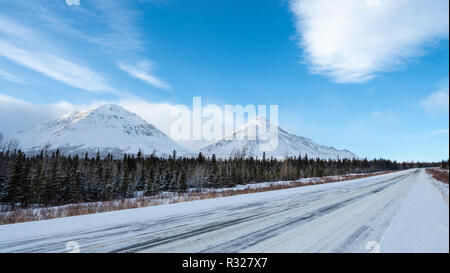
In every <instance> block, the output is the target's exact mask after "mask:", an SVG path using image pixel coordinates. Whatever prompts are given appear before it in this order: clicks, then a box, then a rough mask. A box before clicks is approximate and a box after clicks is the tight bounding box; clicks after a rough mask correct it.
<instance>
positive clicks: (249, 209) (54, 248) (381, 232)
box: [0, 169, 449, 252]
mask: <svg viewBox="0 0 450 273" xmlns="http://www.w3.org/2000/svg"><path fill="white" fill-rule="evenodd" d="M448 213H449V210H448V204H447V203H446V202H445V201H444V199H443V198H442V195H441V192H439V190H438V189H437V188H436V187H435V186H433V184H432V183H431V181H430V178H429V177H428V176H427V175H426V174H425V172H424V170H420V169H414V170H407V171H402V172H396V173H391V174H386V175H379V176H374V177H369V178H363V179H357V180H351V181H344V182H337V183H331V184H323V185H315V186H307V187H300V188H292V189H287V190H279V191H272V192H263V193H255V194H246V195H238V196H232V197H226V198H218V199H209V200H200V201H192V202H185V203H178V204H171V205H162V206H155V207H147V208H139V209H131V210H123V211H116V212H108V213H100V214H94V215H83V216H75V217H67V218H59V219H53V220H45V221H37V222H28V223H20V224H12V225H3V226H0V252H67V251H69V250H70V249H71V246H74V245H76V246H79V251H80V252H369V251H371V250H372V251H380V252H417V251H419V252H448V251H449V250H448V246H449V239H448V238H449V237H448V236H449V229H448V226H449V225H448V222H449V214H448ZM66 246H67V249H66Z"/></svg>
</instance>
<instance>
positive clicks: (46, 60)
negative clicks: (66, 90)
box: [0, 16, 119, 94]
mask: <svg viewBox="0 0 450 273" xmlns="http://www.w3.org/2000/svg"><path fill="white" fill-rule="evenodd" d="M0 17H1V18H0V19H2V20H1V21H2V23H0V34H1V33H3V34H4V35H2V36H0V56H2V57H4V58H7V59H9V60H11V61H13V62H15V63H17V64H19V65H22V66H24V67H27V68H29V69H32V70H34V71H37V72H39V73H41V74H43V75H46V76H48V77H50V78H52V79H54V80H56V81H59V82H62V83H64V84H67V85H69V86H72V87H76V88H80V89H83V90H86V91H90V92H109V93H116V94H117V93H119V92H118V91H117V90H116V89H115V88H113V87H112V86H111V85H110V84H109V83H108V81H107V79H106V78H105V77H104V76H103V75H102V74H101V73H99V72H97V71H95V70H93V69H91V68H89V67H88V66H86V65H82V64H79V63H77V62H75V61H73V60H69V59H68V58H67V57H64V56H61V55H59V54H57V53H53V52H51V48H52V46H51V45H49V44H48V43H46V42H45V41H44V40H43V39H40V38H38V36H39V35H37V34H36V33H35V32H34V31H33V30H31V29H29V28H27V27H25V26H22V25H21V24H19V23H17V22H15V21H13V20H12V19H10V18H7V17H5V16H0ZM5 36H6V38H5ZM11 37H12V38H13V39H12V38H11ZM9 41H14V42H9ZM55 51H57V50H55Z"/></svg>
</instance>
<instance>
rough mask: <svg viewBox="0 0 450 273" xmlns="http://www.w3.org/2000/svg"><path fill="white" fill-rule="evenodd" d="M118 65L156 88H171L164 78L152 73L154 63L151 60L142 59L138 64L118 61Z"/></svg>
mask: <svg viewBox="0 0 450 273" xmlns="http://www.w3.org/2000/svg"><path fill="white" fill-rule="evenodd" d="M117 66H118V67H119V68H120V69H122V70H123V71H125V72H127V73H128V74H130V76H132V77H134V78H137V79H140V80H141V81H144V82H146V83H148V84H150V85H152V86H154V87H156V88H161V89H166V90H170V88H171V87H170V85H169V84H168V83H167V82H165V81H164V80H162V79H160V78H158V77H156V76H155V75H153V74H152V71H153V70H154V64H153V63H151V62H149V61H140V62H138V63H137V64H136V65H130V64H126V63H118V64H117Z"/></svg>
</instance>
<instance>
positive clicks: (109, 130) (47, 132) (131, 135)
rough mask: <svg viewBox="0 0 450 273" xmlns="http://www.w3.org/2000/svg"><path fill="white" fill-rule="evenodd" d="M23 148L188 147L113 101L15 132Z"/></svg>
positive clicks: (165, 151)
mask: <svg viewBox="0 0 450 273" xmlns="http://www.w3.org/2000/svg"><path fill="white" fill-rule="evenodd" d="M15 137H16V138H17V139H18V140H19V142H20V144H21V146H22V148H23V149H24V150H25V151H29V152H33V151H38V150H40V149H42V148H43V147H44V146H45V145H50V147H49V149H51V150H53V149H57V148H59V149H60V150H61V151H62V152H63V153H66V154H84V153H85V152H89V153H90V154H95V153H97V151H98V150H100V153H101V154H103V155H104V154H107V153H111V154H113V155H116V156H118V155H121V154H123V153H138V151H139V150H141V151H142V152H143V153H144V154H151V153H153V152H155V154H157V155H162V156H166V155H169V154H172V152H173V151H174V150H176V151H177V154H178V155H188V154H190V151H189V150H188V149H186V148H184V147H182V146H180V145H179V144H177V143H176V142H175V141H173V140H172V139H171V138H169V137H168V136H167V135H165V134H164V133H163V132H161V131H160V130H159V129H157V128H156V127H155V126H153V125H151V124H149V123H147V122H146V121H145V120H143V119H142V118H140V117H139V116H138V115H136V114H134V113H132V112H129V111H127V110H125V109H123V108H122V107H120V106H117V105H113V104H105V105H101V106H99V107H96V108H93V109H89V110H87V111H81V112H73V113H70V114H68V115H65V116H63V117H61V118H60V119H58V120H54V121H51V122H46V123H43V124H40V125H37V126H34V127H33V128H31V129H29V130H25V131H21V132H19V133H18V134H16V135H15Z"/></svg>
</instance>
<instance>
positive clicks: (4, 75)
mask: <svg viewBox="0 0 450 273" xmlns="http://www.w3.org/2000/svg"><path fill="white" fill-rule="evenodd" d="M0 78H2V79H4V80H7V81H10V82H15V83H25V82H24V81H23V80H22V79H20V78H19V77H17V76H16V75H13V74H11V73H9V72H8V71H5V70H3V69H0Z"/></svg>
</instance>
